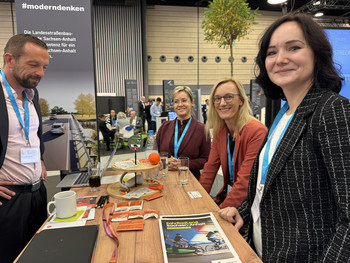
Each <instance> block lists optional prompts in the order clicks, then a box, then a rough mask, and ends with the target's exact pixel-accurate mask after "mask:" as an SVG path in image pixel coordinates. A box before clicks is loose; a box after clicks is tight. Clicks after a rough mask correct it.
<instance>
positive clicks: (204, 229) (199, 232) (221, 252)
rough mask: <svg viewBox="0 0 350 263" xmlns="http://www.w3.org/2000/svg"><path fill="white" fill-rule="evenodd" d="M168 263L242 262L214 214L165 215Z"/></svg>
mask: <svg viewBox="0 0 350 263" xmlns="http://www.w3.org/2000/svg"><path fill="white" fill-rule="evenodd" d="M159 227H160V234H161V241H162V249H163V256H164V262H170V263H180V262H181V263H183V262H198V263H201V262H203V263H204V262H210V263H219V262H220V263H236V262H241V261H240V259H239V257H238V255H237V253H236V251H235V250H234V248H233V247H232V245H231V243H230V242H229V240H228V239H227V237H226V236H225V234H224V232H223V230H222V229H221V227H220V225H219V223H218V222H217V220H216V219H215V216H214V215H213V214H212V213H206V214H197V215H175V216H174V215H171V216H161V217H160V219H159Z"/></svg>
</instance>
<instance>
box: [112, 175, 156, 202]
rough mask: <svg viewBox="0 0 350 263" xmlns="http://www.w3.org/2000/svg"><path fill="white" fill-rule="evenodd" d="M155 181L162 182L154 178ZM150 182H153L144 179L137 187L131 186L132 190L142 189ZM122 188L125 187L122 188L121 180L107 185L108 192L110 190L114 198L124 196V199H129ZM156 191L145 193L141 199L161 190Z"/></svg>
mask: <svg viewBox="0 0 350 263" xmlns="http://www.w3.org/2000/svg"><path fill="white" fill-rule="evenodd" d="M153 181H154V182H155V183H158V184H160V183H161V182H160V181H158V180H154V179H153ZM150 184H151V182H150V181H148V180H145V179H144V180H143V184H140V185H138V186H137V187H132V188H131V191H136V190H138V189H140V188H145V187H148V186H149V185H150ZM121 189H124V188H122V187H121V186H120V183H119V182H116V183H113V184H110V185H108V187H107V192H108V194H109V195H110V196H112V197H114V198H118V199H120V198H122V199H124V200H129V199H126V198H123V195H122V194H121V193H120V190H121ZM154 191H156V192H152V193H149V194H145V195H143V196H141V197H140V198H139V199H143V198H145V197H147V196H149V195H152V194H155V193H160V192H161V191H160V190H154Z"/></svg>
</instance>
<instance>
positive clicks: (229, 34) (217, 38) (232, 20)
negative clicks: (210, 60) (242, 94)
mask: <svg viewBox="0 0 350 263" xmlns="http://www.w3.org/2000/svg"><path fill="white" fill-rule="evenodd" d="M257 16H259V14H258V12H257V10H255V11H253V12H251V10H250V8H249V6H248V3H247V2H246V0H213V1H212V2H210V4H209V7H208V8H207V9H206V10H205V12H204V18H203V21H202V28H203V30H204V35H205V40H206V41H208V42H216V43H217V45H218V46H219V48H221V47H223V48H227V47H229V48H230V53H231V57H233V55H232V53H233V52H232V46H233V44H234V42H235V41H236V40H240V39H244V38H247V35H248V34H249V33H250V32H251V26H252V25H254V24H257V22H255V18H256V17H257ZM232 75H233V61H231V76H232Z"/></svg>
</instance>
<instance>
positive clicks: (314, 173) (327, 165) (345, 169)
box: [238, 87, 350, 262]
mask: <svg viewBox="0 0 350 263" xmlns="http://www.w3.org/2000/svg"><path fill="white" fill-rule="evenodd" d="M349 131H350V101H349V100H348V99H346V98H344V97H341V96H340V95H338V94H336V93H334V92H330V91H326V90H320V89H316V88H315V87H313V88H311V90H310V91H309V92H308V94H307V95H306V96H305V98H304V99H303V101H302V102H301V104H300V105H299V107H298V108H297V110H296V111H295V114H294V117H293V119H292V121H291V123H290V124H289V127H288V129H287V130H286V133H285V134H284V136H283V138H282V140H281V142H280V144H279V146H278V147H277V149H276V152H275V154H274V156H273V158H272V160H271V163H270V168H269V170H268V173H267V177H266V182H265V187H264V192H263V194H262V199H261V203H260V219H261V235H262V261H263V262H316V261H317V262H349V258H350V249H349V244H350V206H349V197H350V190H349V189H350V180H349V178H350V136H349ZM265 142H266V138H265V141H264V143H263V145H264V144H265ZM260 151H261V149H260V150H259V154H260ZM258 165H259V158H257V159H255V162H254V164H253V167H252V171H251V176H250V182H249V187H248V197H247V199H246V200H244V201H243V203H242V205H241V206H240V207H238V211H239V212H240V214H241V216H242V217H243V220H244V222H245V223H248V224H250V225H251V224H252V222H251V218H252V217H251V212H250V209H251V207H252V204H253V201H254V197H255V193H256V184H257V176H258ZM249 235H250V236H251V235H252V227H251V228H250V232H249Z"/></svg>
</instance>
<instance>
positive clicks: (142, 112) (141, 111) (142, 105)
mask: <svg viewBox="0 0 350 263" xmlns="http://www.w3.org/2000/svg"><path fill="white" fill-rule="evenodd" d="M145 102H146V98H145V96H142V97H141V100H140V101H139V105H138V106H139V117H140V118H141V120H142V131H145V130H146V129H145V122H146V112H145V108H146V104H145Z"/></svg>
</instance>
